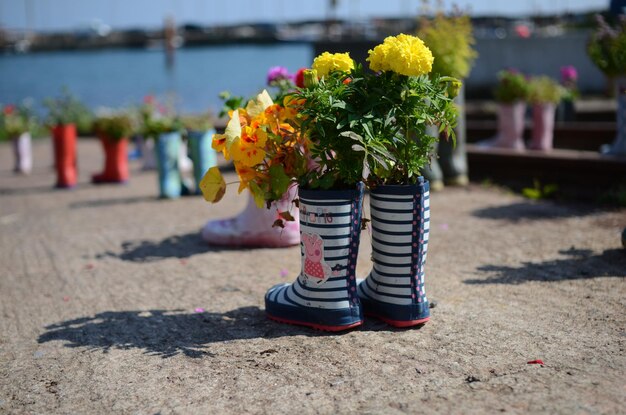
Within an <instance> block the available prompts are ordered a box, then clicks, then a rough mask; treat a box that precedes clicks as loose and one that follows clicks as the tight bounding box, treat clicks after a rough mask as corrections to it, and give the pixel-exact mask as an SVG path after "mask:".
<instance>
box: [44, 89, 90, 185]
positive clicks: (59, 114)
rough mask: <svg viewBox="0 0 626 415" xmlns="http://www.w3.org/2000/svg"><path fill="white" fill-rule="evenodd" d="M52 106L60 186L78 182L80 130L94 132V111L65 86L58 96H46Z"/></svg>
mask: <svg viewBox="0 0 626 415" xmlns="http://www.w3.org/2000/svg"><path fill="white" fill-rule="evenodd" d="M44 106H46V107H47V108H48V116H47V118H46V124H47V125H48V126H50V128H51V130H52V140H53V147H54V158H55V166H56V170H57V183H56V187H58V188H71V187H74V186H75V185H76V183H77V179H78V177H77V176H78V174H77V167H76V165H77V160H76V135H77V134H76V133H77V131H80V132H81V133H91V129H92V122H93V115H92V113H91V111H90V110H89V109H88V108H87V107H86V106H85V105H84V104H82V103H81V102H80V101H79V100H78V98H76V97H75V96H74V95H73V94H72V93H70V92H69V90H68V89H67V88H64V89H63V91H62V92H61V95H60V96H59V97H57V98H50V99H46V100H44Z"/></svg>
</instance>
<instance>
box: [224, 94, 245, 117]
mask: <svg viewBox="0 0 626 415" xmlns="http://www.w3.org/2000/svg"><path fill="white" fill-rule="evenodd" d="M219 97H220V99H222V100H223V101H224V106H223V107H222V110H221V111H220V113H219V114H218V116H219V117H220V118H221V117H225V116H227V115H228V112H229V111H234V110H236V109H237V108H242V107H243V106H244V105H243V103H244V100H245V98H244V97H242V96H238V95H231V93H230V92H228V91H222V92H220V95H219Z"/></svg>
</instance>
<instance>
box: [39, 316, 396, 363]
mask: <svg viewBox="0 0 626 415" xmlns="http://www.w3.org/2000/svg"><path fill="white" fill-rule="evenodd" d="M363 327H364V328H365V329H366V330H369V331H380V330H398V329H392V328H389V327H388V326H386V325H385V324H383V323H378V322H372V323H368V324H366V325H364V326H363ZM45 329H46V332H45V333H43V334H42V335H41V336H39V338H38V339H37V341H38V342H39V343H46V342H49V341H55V340H61V341H65V342H66V343H65V347H71V348H75V347H86V348H88V349H90V350H101V351H103V352H104V353H107V352H108V351H109V350H111V349H121V350H129V349H141V350H143V351H144V353H145V354H149V355H154V356H160V357H163V358H167V357H172V356H176V355H178V354H184V355H185V356H188V357H192V358H200V357H203V356H209V357H212V356H214V355H213V354H212V353H211V352H210V351H209V350H207V346H208V345H209V344H211V343H217V342H224V341H229V340H245V339H255V338H266V339H272V338H278V337H284V336H296V335H300V336H301V335H306V336H311V337H319V336H331V335H332V336H336V335H337V334H331V333H325V332H321V331H315V330H311V329H308V328H306V327H299V326H291V325H286V324H278V323H276V322H273V321H270V320H268V319H267V318H266V317H265V313H264V312H263V310H261V309H259V308H258V307H241V308H238V309H235V310H232V311H228V312H226V313H213V312H202V313H184V312H182V310H149V311H107V312H104V313H99V314H96V315H95V316H93V317H83V318H77V319H74V320H67V321H64V322H61V323H58V324H51V325H49V326H47V327H46V328H45ZM344 333H345V332H344ZM340 334H341V333H340ZM266 352H268V353H274V352H276V350H271V351H260V352H259V353H260V354H263V353H266Z"/></svg>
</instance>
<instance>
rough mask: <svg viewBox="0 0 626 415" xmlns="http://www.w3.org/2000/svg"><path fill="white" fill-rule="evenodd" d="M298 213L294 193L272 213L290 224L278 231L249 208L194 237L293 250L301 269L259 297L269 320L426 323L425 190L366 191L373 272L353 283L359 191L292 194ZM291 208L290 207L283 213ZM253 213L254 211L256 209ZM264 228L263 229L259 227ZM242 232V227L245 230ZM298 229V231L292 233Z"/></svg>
mask: <svg viewBox="0 0 626 415" xmlns="http://www.w3.org/2000/svg"><path fill="white" fill-rule="evenodd" d="M298 193H299V195H298V197H299V214H297V213H298V212H297V211H298V209H296V208H295V207H293V205H292V204H291V201H292V199H293V198H295V188H294V189H292V190H291V191H290V192H288V193H287V194H286V195H285V197H284V198H283V200H282V201H280V204H282V206H279V207H278V208H277V207H276V206H274V207H273V208H272V209H271V210H269V211H265V213H260V214H262V215H269V216H271V215H275V216H276V217H278V213H279V212H281V211H285V210H290V211H292V213H293V215H294V216H296V219H297V220H296V221H294V222H287V225H286V226H287V227H286V228H284V229H281V228H274V229H272V230H269V229H267V227H268V225H267V223H268V219H270V221H269V222H270V223H271V219H272V218H270V217H269V216H267V217H265V216H264V220H263V221H259V217H258V216H256V220H255V219H254V218H255V216H254V215H253V212H252V211H253V210H254V209H255V208H254V207H251V205H250V204H249V205H248V207H247V208H246V210H244V212H243V213H242V214H240V215H239V216H237V217H235V218H232V219H227V220H223V221H211V222H209V223H207V225H206V226H205V227H204V229H203V232H202V235H203V237H204V239H205V240H207V242H209V243H211V244H217V245H230V246H266V247H269V246H288V245H294V244H297V243H298V240H299V241H300V244H301V255H302V266H301V271H300V274H299V275H298V277H297V278H296V280H295V281H294V282H293V283H283V284H279V285H276V286H274V287H272V288H271V289H270V290H269V291H268V292H267V294H266V296H265V309H266V313H267V316H268V317H269V318H271V319H273V320H276V321H279V322H282V323H290V324H297V325H303V326H308V327H312V328H315V329H319V330H326V331H341V330H347V329H351V328H353V327H357V326H359V325H361V324H362V323H363V316H364V314H365V315H370V316H373V317H376V318H378V319H380V320H383V321H385V322H387V323H389V324H391V325H392V326H395V327H410V326H416V325H421V324H423V323H425V322H426V321H428V319H429V318H430V311H429V304H428V300H427V298H426V293H425V291H424V264H425V261H426V252H427V248H428V234H429V221H430V209H429V205H430V203H429V199H430V196H429V186H428V182H427V181H424V180H423V179H421V178H420V181H419V183H418V184H417V185H412V186H381V187H378V188H376V189H373V190H372V191H371V193H370V207H371V221H372V222H371V226H372V260H373V263H374V264H373V269H372V271H371V272H370V274H369V275H368V276H367V278H365V279H364V280H361V281H357V279H356V275H355V271H356V264H357V257H358V252H359V242H360V234H361V215H362V210H363V185H362V184H360V185H359V186H358V187H357V189H355V190H304V189H300V191H299V192H298ZM290 205H291V207H290ZM256 211H257V213H259V212H260V209H256ZM261 222H264V225H259V223H261ZM247 226H248V228H246V227H247ZM298 227H299V232H298Z"/></svg>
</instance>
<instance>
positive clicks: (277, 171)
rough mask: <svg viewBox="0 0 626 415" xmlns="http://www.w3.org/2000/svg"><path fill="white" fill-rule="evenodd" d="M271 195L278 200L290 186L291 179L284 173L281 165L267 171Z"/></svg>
mask: <svg viewBox="0 0 626 415" xmlns="http://www.w3.org/2000/svg"><path fill="white" fill-rule="evenodd" d="M269 176H270V187H271V194H272V196H273V197H274V198H275V199H280V198H281V197H282V195H283V194H285V192H286V191H287V188H288V187H289V185H290V184H291V179H290V178H289V176H287V174H286V173H285V168H284V167H283V166H282V165H281V164H275V165H273V166H272V167H270V169H269Z"/></svg>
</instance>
